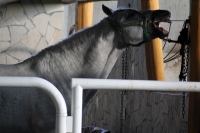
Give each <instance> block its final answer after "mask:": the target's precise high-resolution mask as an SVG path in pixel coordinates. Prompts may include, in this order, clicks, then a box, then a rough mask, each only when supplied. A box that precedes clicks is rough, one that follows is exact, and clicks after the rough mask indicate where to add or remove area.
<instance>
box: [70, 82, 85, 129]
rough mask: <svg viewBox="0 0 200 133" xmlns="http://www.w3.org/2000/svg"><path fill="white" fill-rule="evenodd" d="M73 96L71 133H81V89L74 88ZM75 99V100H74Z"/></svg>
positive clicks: (79, 87)
mask: <svg viewBox="0 0 200 133" xmlns="http://www.w3.org/2000/svg"><path fill="white" fill-rule="evenodd" d="M73 89H74V94H73V99H72V100H73V103H74V106H73V133H81V132H82V130H81V129H82V106H83V105H82V104H83V88H82V87H81V86H79V85H78V86H76V87H75V88H73ZM75 98H76V99H75Z"/></svg>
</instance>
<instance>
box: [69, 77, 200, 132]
mask: <svg viewBox="0 0 200 133" xmlns="http://www.w3.org/2000/svg"><path fill="white" fill-rule="evenodd" d="M71 87H72V97H73V99H72V104H73V105H72V106H73V109H72V114H73V118H74V123H73V129H74V130H73V131H74V132H73V133H81V130H80V128H81V125H82V124H80V122H81V123H82V112H81V111H82V100H83V99H82V95H83V89H111V90H145V91H162V92H163V91H174V92H178V91H181V92H200V82H168V81H147V80H116V79H83V78H72V84H71ZM80 107H81V109H80ZM76 110H77V111H76ZM78 112H79V113H78ZM77 123H78V125H77ZM78 126H79V127H78ZM76 128H79V130H76Z"/></svg>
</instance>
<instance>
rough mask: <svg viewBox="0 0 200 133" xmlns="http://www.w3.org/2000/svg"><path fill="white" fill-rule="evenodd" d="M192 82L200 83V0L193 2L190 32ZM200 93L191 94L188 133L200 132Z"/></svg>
mask: <svg viewBox="0 0 200 133" xmlns="http://www.w3.org/2000/svg"><path fill="white" fill-rule="evenodd" d="M190 40H191V41H190V81H200V0H192V5H191V32H190ZM199 124H200V93H190V99H189V115H188V132H189V133H199V132H200V126H199Z"/></svg>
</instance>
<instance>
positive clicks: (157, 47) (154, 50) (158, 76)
mask: <svg viewBox="0 0 200 133" xmlns="http://www.w3.org/2000/svg"><path fill="white" fill-rule="evenodd" d="M142 9H143V10H147V9H150V10H156V9H159V1H158V0H142ZM145 51H146V64H147V71H148V78H149V79H150V80H165V71H164V63H163V52H162V41H161V40H160V39H158V38H156V39H154V40H152V41H151V42H150V43H147V44H146V45H145Z"/></svg>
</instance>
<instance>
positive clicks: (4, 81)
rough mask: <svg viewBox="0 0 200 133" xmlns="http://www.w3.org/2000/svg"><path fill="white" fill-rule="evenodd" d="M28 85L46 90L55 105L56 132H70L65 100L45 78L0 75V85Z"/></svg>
mask: <svg viewBox="0 0 200 133" xmlns="http://www.w3.org/2000/svg"><path fill="white" fill-rule="evenodd" d="M2 86H3V87H30V89H31V88H33V87H34V88H38V89H41V90H43V91H44V92H46V93H47V94H48V95H49V96H50V97H51V99H52V100H53V102H54V105H55V107H56V129H55V132H56V133H66V132H72V125H71V124H72V118H71V117H70V116H67V107H66V103H65V100H64V98H63V96H62V94H61V93H60V92H59V90H58V89H57V88H56V87H55V86H54V85H53V84H51V83H50V82H48V81H47V80H45V79H42V78H37V77H0V87H2Z"/></svg>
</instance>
